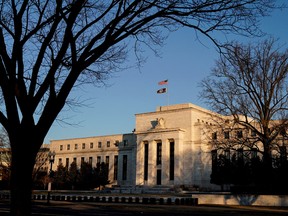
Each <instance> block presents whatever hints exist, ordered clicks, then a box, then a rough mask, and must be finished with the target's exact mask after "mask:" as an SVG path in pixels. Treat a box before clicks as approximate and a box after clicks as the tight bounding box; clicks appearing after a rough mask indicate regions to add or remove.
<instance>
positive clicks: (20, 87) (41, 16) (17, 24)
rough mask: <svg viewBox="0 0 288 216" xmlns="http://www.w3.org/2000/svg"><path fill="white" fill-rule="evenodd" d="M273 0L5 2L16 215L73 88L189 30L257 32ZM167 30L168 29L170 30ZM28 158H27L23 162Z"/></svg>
mask: <svg viewBox="0 0 288 216" xmlns="http://www.w3.org/2000/svg"><path fill="white" fill-rule="evenodd" d="M273 7H274V1H273V0H234V1H231V0H222V1H210V0H209V1H208V0H204V1H192V0H191V1H189V0H187V1H179V0H169V1H166V0H165V1H162V0H160V1H159V0H145V1H142V0H133V1H132V0H131V1H130V0H112V1H107V0H101V1H92V0H73V1H72V0H55V1H53V0H43V1H32V0H23V1H15V0H5V1H2V2H1V3H0V89H1V90H0V100H1V102H2V103H1V109H0V123H1V124H2V125H3V127H4V128H5V129H6V131H7V133H8V136H9V139H10V143H11V150H12V164H11V215H17V216H19V215H25V216H27V215H30V213H31V187H32V183H31V182H32V180H31V176H32V172H33V166H34V163H35V158H36V155H37V152H38V150H39V148H40V146H41V145H42V143H43V140H44V138H45V136H46V134H47V132H48V131H49V129H50V127H51V125H52V124H53V122H54V121H55V119H56V118H57V116H58V114H59V112H60V111H61V110H62V109H63V107H64V105H65V104H67V102H68V96H69V94H70V92H71V90H72V89H73V87H76V86H79V85H81V84H87V83H88V84H89V83H90V84H96V85H97V84H100V83H102V82H103V81H104V80H105V79H107V78H109V76H110V74H111V73H112V72H113V71H115V70H119V69H120V65H121V63H123V62H124V61H125V59H126V57H127V53H128V51H129V50H135V52H136V54H137V58H138V60H139V61H141V58H140V57H141V56H140V53H141V52H137V51H139V45H140V44H145V45H147V46H148V47H150V48H152V49H153V47H154V45H159V44H161V43H162V42H163V40H164V39H165V37H166V36H167V34H168V32H170V31H174V30H177V29H178V28H180V27H184V26H185V27H189V28H191V29H194V30H195V31H196V32H199V33H201V34H204V35H205V36H207V37H208V38H210V39H211V40H212V41H213V42H214V43H215V44H217V45H219V44H220V43H219V41H218V40H217V38H215V37H213V33H214V32H215V31H220V32H223V33H225V34H226V33H238V34H245V35H250V36H251V35H255V34H257V33H259V31H257V30H258V29H257V23H258V22H257V21H258V19H259V18H260V17H262V16H263V15H267V12H269V10H270V9H271V8H273ZM166 33H167V34H166ZM23 161H25V163H24V162H23Z"/></svg>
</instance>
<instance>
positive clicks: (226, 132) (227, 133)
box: [224, 131, 230, 139]
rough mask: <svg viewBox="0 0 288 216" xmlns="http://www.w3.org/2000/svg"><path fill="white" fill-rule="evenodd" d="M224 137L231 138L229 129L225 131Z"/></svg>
mask: <svg viewBox="0 0 288 216" xmlns="http://www.w3.org/2000/svg"><path fill="white" fill-rule="evenodd" d="M224 139H230V134H229V131H224Z"/></svg>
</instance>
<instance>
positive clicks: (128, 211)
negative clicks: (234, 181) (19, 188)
mask: <svg viewBox="0 0 288 216" xmlns="http://www.w3.org/2000/svg"><path fill="white" fill-rule="evenodd" d="M0 215H9V207H8V203H7V202H4V201H1V202H0ZM33 215H37V216H38V215H39V216H42V215H43V216H63V215H71V216H74V215H84V216H90V215H91V216H96V215H98V216H100V215H101V216H106V215H113V216H115V215H123V216H125V215H147V216H148V215H150V216H151V215H157V216H164V215H167V216H172V215H181V216H185V215H193V216H244V215H245V216H246V215H249V216H250V215H251V216H278V215H279V216H280V215H288V208H281V207H280V208H276V207H247V206H245V207H244V206H242V207H241V206H204V205H199V206H180V205H143V204H122V203H121V204H119V203H117V204H115V203H93V202H85V203H73V202H66V201H63V202H62V201H61V202H59V201H57V202H54V201H52V202H51V203H50V205H47V203H46V202H44V201H36V202H34V205H33Z"/></svg>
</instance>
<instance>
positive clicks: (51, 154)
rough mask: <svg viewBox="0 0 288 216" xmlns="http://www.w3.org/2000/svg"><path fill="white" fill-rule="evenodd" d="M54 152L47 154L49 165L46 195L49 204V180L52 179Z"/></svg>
mask: <svg viewBox="0 0 288 216" xmlns="http://www.w3.org/2000/svg"><path fill="white" fill-rule="evenodd" d="M55 155H56V153H55V151H53V152H51V151H49V152H48V160H49V164H50V170H49V183H48V195H47V203H48V204H49V203H50V192H51V178H52V165H53V163H54V161H55Z"/></svg>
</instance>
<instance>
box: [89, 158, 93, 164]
mask: <svg viewBox="0 0 288 216" xmlns="http://www.w3.org/2000/svg"><path fill="white" fill-rule="evenodd" d="M92 162H93V157H89V164H90V165H92Z"/></svg>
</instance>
